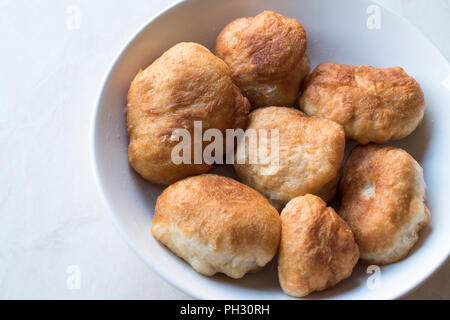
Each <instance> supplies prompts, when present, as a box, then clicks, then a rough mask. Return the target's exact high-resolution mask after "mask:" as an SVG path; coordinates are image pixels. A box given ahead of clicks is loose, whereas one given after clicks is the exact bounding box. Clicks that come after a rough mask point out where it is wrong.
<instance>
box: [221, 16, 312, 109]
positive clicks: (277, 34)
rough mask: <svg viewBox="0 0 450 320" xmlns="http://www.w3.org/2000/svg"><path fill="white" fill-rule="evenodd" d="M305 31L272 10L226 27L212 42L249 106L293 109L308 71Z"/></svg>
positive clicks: (239, 20)
mask: <svg viewBox="0 0 450 320" xmlns="http://www.w3.org/2000/svg"><path fill="white" fill-rule="evenodd" d="M306 45H307V41H306V32H305V29H304V28H303V26H302V25H301V24H300V22H298V21H297V20H295V19H289V18H286V17H285V16H283V15H281V14H278V13H275V12H273V11H264V12H262V13H260V14H259V15H257V16H256V17H252V18H240V19H237V20H234V21H232V22H231V23H230V24H228V25H227V26H226V27H225V28H224V29H223V30H222V32H221V33H220V35H219V36H218V38H217V42H216V53H217V56H218V57H220V58H222V59H223V60H224V61H225V62H226V63H228V64H229V65H230V67H231V69H232V70H233V80H234V82H235V83H236V84H237V85H238V87H239V88H240V89H241V91H242V93H243V94H244V95H245V96H246V97H247V98H248V99H249V100H250V102H251V104H252V106H253V107H263V106H293V105H294V103H295V101H296V99H297V96H298V93H299V89H300V86H301V84H302V82H303V80H304V78H305V77H306V76H307V75H308V73H309V71H310V64H309V59H308V57H307V56H306V54H305V52H306Z"/></svg>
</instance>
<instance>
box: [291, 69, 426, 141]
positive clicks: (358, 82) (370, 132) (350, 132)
mask: <svg viewBox="0 0 450 320" xmlns="http://www.w3.org/2000/svg"><path fill="white" fill-rule="evenodd" d="M300 108H301V109H302V110H303V111H304V112H305V113H307V114H308V115H314V116H318V117H322V118H327V119H330V120H333V121H336V122H338V123H340V124H342V125H343V126H344V128H345V133H346V135H347V137H348V138H351V139H354V140H357V141H358V142H360V143H362V144H366V143H369V142H376V143H385V142H387V141H388V140H391V139H401V138H404V137H406V136H407V135H409V134H410V133H411V132H413V131H414V130H415V129H416V128H417V126H418V125H419V123H420V122H421V121H422V118H423V115H424V111H425V99H424V95H423V92H422V89H421V88H420V86H419V84H418V83H417V81H416V80H414V79H413V78H412V77H410V76H408V74H407V73H406V72H405V71H403V69H402V68H398V67H397V68H388V69H379V68H375V67H371V66H349V65H344V64H338V63H332V62H325V63H322V64H320V65H319V66H317V68H316V69H315V70H314V71H313V72H312V73H311V74H310V75H309V76H308V77H307V79H306V81H305V87H304V91H303V94H302V96H301V98H300Z"/></svg>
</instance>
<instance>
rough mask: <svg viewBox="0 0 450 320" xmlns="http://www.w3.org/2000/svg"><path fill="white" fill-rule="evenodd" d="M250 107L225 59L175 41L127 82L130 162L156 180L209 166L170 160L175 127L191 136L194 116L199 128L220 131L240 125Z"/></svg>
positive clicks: (173, 178) (165, 181)
mask: <svg viewBox="0 0 450 320" xmlns="http://www.w3.org/2000/svg"><path fill="white" fill-rule="evenodd" d="M249 110H250V104H249V102H248V100H247V99H246V98H245V97H243V96H242V94H241V93H240V91H239V89H238V88H237V87H236V86H235V85H234V84H233V82H232V80H231V71H230V68H229V67H228V66H227V64H226V63H224V62H223V61H222V60H220V59H219V58H217V57H215V56H214V55H213V54H212V53H211V52H210V51H208V49H206V48H205V47H203V46H201V45H199V44H195V43H180V44H177V45H175V46H174V47H172V48H171V49H169V50H168V51H167V52H166V53H164V54H163V55H162V56H161V57H160V58H159V59H157V60H156V61H155V62H153V63H152V64H151V65H150V66H149V67H148V68H147V69H145V70H144V71H141V72H139V74H138V75H137V76H136V78H135V79H134V80H133V82H132V84H131V87H130V90H129V93H128V105H127V126H128V134H129V137H130V145H129V148H128V158H129V162H130V165H131V166H132V167H133V168H134V169H135V170H136V171H137V172H138V173H139V174H140V175H141V176H142V177H144V178H145V179H147V180H149V181H151V182H154V183H159V184H170V183H172V182H174V181H176V180H178V179H181V178H184V177H187V176H190V175H195V174H199V173H204V172H207V171H209V170H210V169H211V168H212V165H209V164H206V163H204V162H202V163H201V164H193V163H194V160H193V159H192V161H191V163H192V164H185V163H183V164H179V165H177V164H175V163H174V162H173V161H172V159H171V154H172V150H173V148H174V146H176V145H177V144H178V143H179V141H178V140H176V139H174V131H175V129H187V130H188V131H189V132H190V133H191V137H193V128H194V121H202V125H203V131H205V130H207V129H209V128H216V129H219V130H220V131H221V132H222V133H224V132H225V130H226V129H227V128H230V129H234V128H241V127H244V126H245V123H246V120H247V114H248V112H249ZM191 140H192V146H193V144H194V139H193V138H192V139H191ZM207 144H208V143H207V142H204V143H203V148H204V147H205V146H206V145H207ZM191 155H192V158H193V157H194V151H193V149H192V151H191Z"/></svg>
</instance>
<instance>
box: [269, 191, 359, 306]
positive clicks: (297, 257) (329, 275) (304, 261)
mask: <svg viewBox="0 0 450 320" xmlns="http://www.w3.org/2000/svg"><path fill="white" fill-rule="evenodd" d="M281 226H282V227H281V230H282V231H281V242H280V251H279V254H278V277H279V280H280V285H281V288H282V289H283V291H284V292H285V293H286V294H288V295H290V296H293V297H304V296H306V295H308V294H310V293H311V292H313V291H321V290H325V289H327V288H330V287H332V286H334V285H335V284H337V283H338V282H340V281H341V280H343V279H345V278H348V277H349V276H350V275H351V273H352V270H353V267H354V266H355V264H356V263H357V262H358V258H359V250H358V245H357V244H356V242H355V239H354V237H353V233H352V231H351V230H350V228H349V226H348V225H347V224H346V223H345V221H344V220H342V219H341V218H340V217H339V216H338V215H337V214H336V212H335V211H334V210H333V208H331V207H327V206H326V203H325V202H324V201H323V200H322V199H320V198H319V197H317V196H313V195H310V194H308V195H305V196H301V197H297V198H294V199H292V200H291V201H289V203H288V204H287V205H286V207H285V208H284V209H283V211H282V212H281Z"/></svg>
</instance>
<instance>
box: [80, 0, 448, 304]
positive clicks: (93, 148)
mask: <svg viewBox="0 0 450 320" xmlns="http://www.w3.org/2000/svg"><path fill="white" fill-rule="evenodd" d="M193 1H198V0H177V1H175V2H174V3H172V4H171V5H169V6H167V7H165V8H164V9H162V10H160V11H159V12H157V13H156V14H154V15H153V16H152V17H151V18H149V19H148V20H147V21H146V22H145V23H143V24H142V25H141V26H140V27H139V28H137V30H136V31H135V32H134V33H133V34H132V35H131V36H130V37H128V39H127V40H126V42H125V44H124V45H122V46H121V48H120V50H119V51H118V53H117V54H116V55H115V56H114V58H113V60H112V62H111V63H110V64H109V65H108V67H107V69H106V72H105V74H104V76H103V77H102V81H101V84H100V86H99V89H98V91H97V94H96V97H95V100H94V105H93V110H92V115H91V118H90V126H89V130H90V133H89V140H90V142H89V145H90V147H89V148H90V152H89V154H90V160H91V166H92V172H93V175H94V180H95V184H96V186H97V189H98V192H99V195H100V198H101V200H102V202H103V204H104V205H105V207H106V211H107V212H108V215H109V216H110V218H111V219H112V221H113V223H114V225H115V227H116V228H117V229H118V231H119V233H120V234H121V236H122V238H123V239H124V240H125V243H126V244H127V245H128V246H129V247H130V248H131V249H132V251H133V252H134V253H135V254H136V255H137V256H138V257H139V258H140V259H142V260H143V261H144V262H145V263H146V264H147V266H149V267H150V269H151V270H152V271H153V272H155V273H156V274H157V275H158V276H159V277H160V278H162V279H163V280H164V281H166V282H168V283H169V284H170V285H171V286H173V287H175V288H177V289H178V290H180V291H181V292H183V293H184V294H186V295H189V296H190V297H193V298H196V299H201V300H207V299H210V298H208V297H207V296H206V295H199V294H198V293H197V292H196V291H195V290H192V289H191V287H190V286H187V285H185V284H183V283H182V282H180V281H177V280H176V279H175V277H172V276H170V275H168V274H167V273H165V272H164V271H163V270H162V269H161V268H159V267H158V266H157V265H156V264H155V263H153V262H152V260H150V259H148V258H147V257H146V256H145V255H144V254H143V253H142V252H141V251H140V250H139V249H138V248H137V246H136V245H135V243H134V242H133V240H131V238H130V237H129V236H128V234H127V232H126V231H125V230H124V229H123V227H122V225H121V223H120V222H119V220H118V218H117V217H116V215H115V214H114V210H113V209H112V208H111V206H110V204H109V200H108V199H107V196H106V193H105V191H104V188H103V183H102V179H101V177H100V174H99V169H98V167H99V164H98V158H97V143H96V132H97V122H98V115H99V110H100V104H101V101H102V97H103V93H104V91H105V88H106V86H107V84H108V82H109V81H110V78H111V75H112V74H113V72H114V70H115V68H116V65H117V63H118V61H119V60H120V59H121V57H122V56H123V54H124V53H125V52H126V51H127V50H128V49H129V48H130V47H131V45H132V44H133V43H134V42H135V41H136V40H137V38H138V37H139V35H140V34H141V33H142V32H143V31H144V30H145V29H147V28H148V27H150V25H151V24H152V23H154V22H155V21H156V20H157V19H159V18H162V17H163V16H164V15H165V14H166V13H168V12H169V11H171V10H173V9H175V8H176V7H179V6H180V5H182V4H184V3H189V2H193ZM369 1H370V2H372V3H374V4H376V5H378V6H380V7H382V8H383V10H386V11H388V12H389V13H391V14H392V15H394V16H396V17H397V18H398V19H401V20H403V22H404V23H407V24H408V25H409V27H410V28H412V29H413V30H414V31H415V33H417V34H418V35H419V36H420V37H422V38H423V39H424V40H425V41H427V42H428V43H429V44H430V45H431V46H432V47H433V48H434V49H435V50H436V52H438V53H439V55H440V56H441V57H442V58H443V59H444V60H445V61H446V62H447V63H449V60H448V59H447V58H446V57H445V56H444V55H443V54H442V52H441V50H439V48H438V47H437V46H436V45H435V43H434V42H433V41H432V40H431V39H430V38H429V37H427V36H426V35H425V34H424V33H423V32H422V31H421V30H420V29H419V28H418V27H417V26H416V25H414V24H413V23H411V22H410V21H409V20H408V19H407V18H405V17H403V16H401V15H399V14H398V13H397V12H395V11H393V10H391V9H390V8H386V7H385V6H384V5H382V4H381V3H379V2H377V1H376V0H369ZM449 260H450V251H449V252H447V256H446V257H443V258H441V259H440V260H439V262H438V263H437V264H436V266H435V268H434V269H433V271H431V272H429V273H428V274H424V275H423V276H422V277H419V278H418V279H417V280H416V281H414V282H412V283H411V284H409V285H407V286H405V289H404V291H403V292H402V293H398V294H393V295H390V296H389V295H388V296H386V297H385V298H384V299H386V300H391V299H400V298H403V297H405V296H406V295H408V294H409V293H411V292H412V291H413V290H415V289H416V288H418V287H419V286H421V285H422V284H423V283H424V282H425V281H426V280H428V279H430V278H431V277H432V276H433V275H434V274H436V273H437V272H438V271H440V270H441V269H442V268H443V266H444V265H445V263H446V262H447V261H449ZM286 298H288V297H286Z"/></svg>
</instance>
